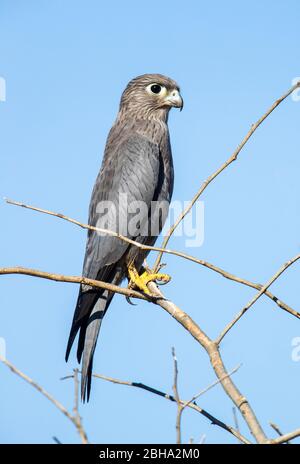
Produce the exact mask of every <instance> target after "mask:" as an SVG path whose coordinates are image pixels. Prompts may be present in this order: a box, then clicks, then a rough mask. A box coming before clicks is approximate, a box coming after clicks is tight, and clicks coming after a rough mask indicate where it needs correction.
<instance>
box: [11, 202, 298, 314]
mask: <svg viewBox="0 0 300 464" xmlns="http://www.w3.org/2000/svg"><path fill="white" fill-rule="evenodd" d="M5 201H6V203H8V204H10V205H15V206H20V207H22V208H25V209H30V210H33V211H37V212H39V213H43V214H48V215H50V216H54V217H57V218H59V219H63V220H65V221H67V222H70V223H72V224H75V225H77V226H79V227H81V228H83V229H88V230H94V231H96V232H99V233H106V234H107V235H111V236H113V237H117V238H119V239H120V240H123V241H125V242H127V243H130V244H131V245H134V246H136V247H137V248H140V249H142V250H149V251H151V250H152V251H158V252H161V253H166V254H170V255H174V256H177V257H179V258H183V259H186V260H188V261H191V262H193V263H196V264H199V265H200V266H203V267H206V268H208V269H211V270H212V271H214V272H217V273H218V274H220V275H222V276H223V277H225V278H226V279H229V280H232V281H234V282H237V283H240V284H242V285H246V286H248V287H251V288H256V289H257V290H260V289H261V288H262V287H263V286H262V285H261V284H257V283H254V282H251V281H249V280H246V279H242V278H241V277H237V276H235V275H234V274H231V273H229V272H227V271H224V270H223V269H221V268H220V267H218V266H215V265H214V264H211V263H209V262H208V261H204V260H203V259H199V258H196V257H194V256H191V255H189V254H187V253H183V252H181V251H177V250H170V249H167V248H159V247H155V246H148V245H143V244H141V243H138V242H136V241H134V240H131V239H129V238H128V237H125V236H123V235H121V234H117V233H116V232H113V231H112V230H108V229H101V228H98V227H94V226H90V225H88V224H84V223H82V222H79V221H77V220H76V219H72V218H70V217H68V216H65V215H64V214H61V213H56V212H54V211H49V210H46V209H42V208H38V207H36V206H31V205H27V204H25V203H21V202H19V201H14V200H9V199H5ZM265 294H266V296H268V297H269V298H270V299H271V300H272V301H274V302H275V303H276V304H277V305H278V306H279V307H280V308H281V309H283V310H285V311H287V312H288V313H290V314H291V315H293V316H295V317H297V318H298V319H300V313H299V312H297V311H295V310H294V309H293V308H291V307H290V306H288V305H287V304H286V303H284V302H283V301H281V300H280V299H279V298H277V297H276V296H275V295H273V294H272V293H270V292H268V291H266V292H265Z"/></svg>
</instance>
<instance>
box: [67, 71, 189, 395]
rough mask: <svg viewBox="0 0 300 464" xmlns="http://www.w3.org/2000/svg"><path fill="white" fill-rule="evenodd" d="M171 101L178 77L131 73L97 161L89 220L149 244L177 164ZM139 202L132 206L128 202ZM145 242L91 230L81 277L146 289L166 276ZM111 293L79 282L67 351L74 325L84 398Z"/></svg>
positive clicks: (177, 97)
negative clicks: (148, 263) (151, 264)
mask: <svg viewBox="0 0 300 464" xmlns="http://www.w3.org/2000/svg"><path fill="white" fill-rule="evenodd" d="M172 107H175V108H180V110H182V108H183V99H182V96H181V93H180V88H179V86H178V84H177V83H176V82H175V81H174V80H173V79H171V78H169V77H166V76H163V75H161V74H143V75H141V76H138V77H136V78H134V79H132V80H131V81H130V82H129V83H128V85H127V86H126V88H125V90H124V91H123V93H122V96H121V101H120V105H119V111H118V114H117V117H116V120H115V123H114V124H113V126H112V128H111V129H110V131H109V134H108V137H107V141H106V146H105V150H104V155H103V160H102V165H101V168H100V171H99V173H98V176H97V178H96V182H95V185H94V188H93V191H92V196H91V201H90V206H89V225H91V226H94V227H97V228H100V229H107V230H110V231H113V232H117V233H118V234H121V235H123V236H127V237H128V238H130V239H131V240H134V241H135V242H138V243H140V244H144V245H150V246H153V245H154V243H155V241H156V239H157V236H158V235H159V233H160V232H161V230H162V228H163V225H164V222H165V220H166V217H167V214H168V208H169V204H170V202H171V198H172V193H173V185H174V167H173V160H172V151H171V144H170V136H169V129H168V115H169V111H170V109H171V108H172ZM136 204H137V205H138V206H139V207H138V208H137V210H136V208H131V206H132V205H136ZM148 253H149V250H143V249H141V248H138V247H137V246H135V245H133V244H129V243H128V242H125V241H124V240H121V239H120V238H118V237H116V236H112V235H111V234H110V235H109V234H107V233H101V232H99V231H95V230H91V229H89V230H88V234H87V243H86V251H85V257H84V263H83V272H82V275H83V276H84V277H87V278H90V279H95V280H100V281H104V282H107V283H111V284H114V285H120V284H121V283H122V281H123V280H124V279H126V278H127V279H128V282H129V284H128V286H129V288H136V289H137V290H140V291H142V292H144V293H146V294H149V293H150V292H149V290H148V287H147V284H148V283H149V282H151V281H162V282H165V283H166V282H168V281H169V280H170V276H168V275H167V274H161V273H159V272H152V271H151V270H150V269H148V268H147V267H143V262H144V260H145V258H146V257H147V255H148ZM113 296H114V293H113V292H111V291H109V290H107V289H99V288H97V289H96V288H92V287H91V286H88V285H84V284H82V285H81V286H80V289H79V295H78V299H77V304H76V308H75V312H74V316H73V321H72V325H71V330H70V335H69V339H68V343H67V349H66V356H65V359H66V361H68V358H69V355H70V351H71V348H72V345H73V343H74V340H75V338H76V335H77V334H78V332H79V337H78V346H77V360H78V363H81V399H82V401H83V402H84V401H86V400H87V401H89V399H90V392H91V380H92V368H93V357H94V352H95V347H96V343H97V338H98V334H99V330H100V326H101V323H102V320H103V316H104V315H105V313H106V311H107V309H108V307H109V305H110V304H111V301H112V298H113Z"/></svg>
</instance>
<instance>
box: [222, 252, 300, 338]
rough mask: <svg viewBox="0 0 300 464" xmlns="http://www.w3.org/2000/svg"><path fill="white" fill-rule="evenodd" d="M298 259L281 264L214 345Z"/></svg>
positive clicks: (297, 256)
mask: <svg viewBox="0 0 300 464" xmlns="http://www.w3.org/2000/svg"><path fill="white" fill-rule="evenodd" d="M298 259H300V254H297V255H296V256H294V258H292V259H290V260H289V261H288V262H287V263H285V264H283V265H282V266H281V268H280V269H279V270H278V271H277V272H276V274H274V275H273V277H271V279H270V280H268V282H267V283H266V284H265V285H264V286H263V287H262V288H261V289H260V291H259V292H258V293H257V294H256V295H255V296H254V297H253V298H252V299H251V300H250V301H249V302H248V303H247V304H246V306H244V308H243V309H242V310H241V311H240V312H239V313H238V314H237V315H236V316H235V318H234V319H233V320H232V321H231V322H230V323H229V324H228V325H227V326H226V327H225V329H224V330H223V331H222V333H221V334H220V336H219V337H218V338H217V340H216V343H217V345H219V344H220V342H221V341H222V340H223V338H224V337H225V335H226V334H227V333H228V332H229V330H231V329H232V327H233V326H234V325H235V324H236V323H237V322H238V321H239V319H240V318H241V317H242V316H243V315H244V314H245V313H246V312H247V311H248V309H250V308H251V306H253V305H254V303H256V301H257V300H258V299H259V298H260V297H261V296H262V295H263V293H264V292H265V291H266V290H267V289H268V288H269V287H270V286H271V285H272V284H273V283H274V282H275V280H277V279H278V278H279V277H280V276H281V274H283V273H284V272H285V271H286V270H287V269H288V268H289V267H290V266H291V265H292V264H294V263H295V262H296V261H298Z"/></svg>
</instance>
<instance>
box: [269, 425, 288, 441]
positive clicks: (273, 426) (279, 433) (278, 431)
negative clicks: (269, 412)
mask: <svg viewBox="0 0 300 464" xmlns="http://www.w3.org/2000/svg"><path fill="white" fill-rule="evenodd" d="M269 424H270V426H271V427H272V429H274V430H275V432H276V433H278V435H279V436H280V437H282V436H283V433H282V432H281V430H280V428H279V427H278V425H277V424H274V422H269ZM286 443H287V444H289V442H288V441H287V442H286Z"/></svg>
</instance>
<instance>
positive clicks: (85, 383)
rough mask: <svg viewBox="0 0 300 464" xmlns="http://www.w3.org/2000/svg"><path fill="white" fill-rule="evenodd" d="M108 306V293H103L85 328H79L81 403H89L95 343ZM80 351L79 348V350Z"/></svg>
mask: <svg viewBox="0 0 300 464" xmlns="http://www.w3.org/2000/svg"><path fill="white" fill-rule="evenodd" d="M108 305H109V300H108V292H107V291H105V292H104V293H103V295H101V297H100V298H99V299H98V301H97V302H96V304H95V306H94V308H93V310H92V312H91V314H90V316H89V318H88V321H87V324H86V325H85V327H82V328H81V331H80V332H81V333H80V336H79V343H78V350H79V344H80V339H81V344H82V343H83V344H84V347H83V353H82V352H80V351H78V353H77V355H79V356H80V358H81V353H82V369H81V398H82V400H83V401H85V400H86V399H87V401H89V398H90V391H91V382H92V367H93V357H94V352H95V348H96V343H97V339H98V335H99V330H100V327H101V323H102V319H103V316H104V314H105V312H106V310H107V307H108ZM80 349H81V348H80Z"/></svg>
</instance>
